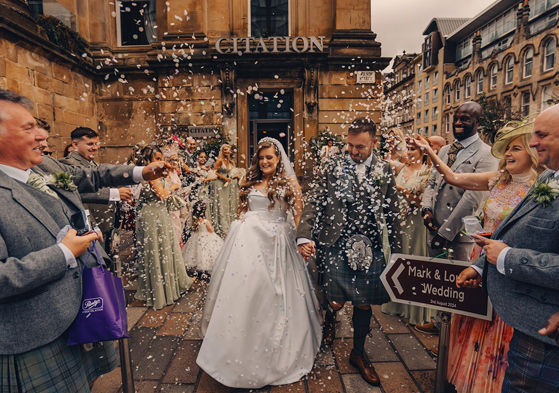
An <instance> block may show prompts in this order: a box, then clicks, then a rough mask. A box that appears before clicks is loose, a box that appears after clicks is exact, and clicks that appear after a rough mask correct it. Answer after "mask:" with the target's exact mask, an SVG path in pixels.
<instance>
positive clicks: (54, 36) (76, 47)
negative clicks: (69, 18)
mask: <svg viewBox="0 0 559 393" xmlns="http://www.w3.org/2000/svg"><path fill="white" fill-rule="evenodd" d="M35 20H36V21H37V24H38V25H39V26H41V27H42V28H43V29H44V30H45V32H46V33H47V37H48V39H49V41H50V42H52V43H53V44H55V45H57V46H59V47H61V48H63V49H66V50H67V51H69V52H72V53H73V54H74V55H76V57H77V58H78V59H80V60H82V61H85V58H88V57H89V58H91V54H90V53H89V49H88V46H87V44H86V42H85V40H84V39H83V38H82V36H81V35H80V34H79V33H77V32H75V31H74V30H72V29H70V28H69V27H68V26H66V25H65V24H64V23H62V21H61V20H60V19H58V18H56V17H54V16H51V15H37V16H36V17H35Z"/></svg>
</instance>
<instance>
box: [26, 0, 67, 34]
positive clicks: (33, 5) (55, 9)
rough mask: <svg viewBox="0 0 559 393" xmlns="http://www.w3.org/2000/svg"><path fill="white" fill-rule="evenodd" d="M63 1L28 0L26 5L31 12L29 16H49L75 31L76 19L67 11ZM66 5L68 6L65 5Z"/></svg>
mask: <svg viewBox="0 0 559 393" xmlns="http://www.w3.org/2000/svg"><path fill="white" fill-rule="evenodd" d="M66 3H67V2H65V1H60V0H49V1H45V0H28V1H27V5H29V9H30V10H31V15H32V16H33V17H36V16H37V15H49V16H54V17H55V18H56V19H58V20H60V21H61V22H62V23H64V24H65V25H66V26H68V27H69V28H70V29H72V30H74V31H77V23H76V21H77V18H76V15H75V14H74V13H72V12H71V11H70V10H68V9H67V8H66V7H65V6H64V5H63V4H66ZM66 5H68V4H66Z"/></svg>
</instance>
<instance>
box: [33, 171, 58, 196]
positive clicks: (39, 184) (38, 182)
mask: <svg viewBox="0 0 559 393" xmlns="http://www.w3.org/2000/svg"><path fill="white" fill-rule="evenodd" d="M27 184H29V185H30V186H31V187H35V188H36V189H38V190H40V191H43V192H46V193H47V194H49V195H50V196H52V197H55V198H56V199H59V198H58V194H57V193H56V192H54V191H53V190H51V188H50V187H49V186H48V185H47V181H46V180H45V178H44V177H43V176H42V175H40V174H38V173H36V172H33V171H31V173H30V174H29V179H27Z"/></svg>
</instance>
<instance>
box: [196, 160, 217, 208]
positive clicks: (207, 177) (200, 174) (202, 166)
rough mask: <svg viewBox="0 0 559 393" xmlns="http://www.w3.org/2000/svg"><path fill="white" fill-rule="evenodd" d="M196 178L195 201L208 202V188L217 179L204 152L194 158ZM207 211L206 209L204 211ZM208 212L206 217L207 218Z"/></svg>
mask: <svg viewBox="0 0 559 393" xmlns="http://www.w3.org/2000/svg"><path fill="white" fill-rule="evenodd" d="M196 161H197V164H196V169H195V171H194V172H195V173H196V177H197V183H198V185H197V187H196V200H201V201H205V202H206V203H208V202H209V199H210V187H211V184H212V182H213V181H214V180H216V179H217V175H216V173H215V171H214V170H213V169H212V168H211V166H209V165H208V154H207V153H206V152H205V151H201V152H199V153H198V157H197V158H196ZM206 210H208V209H206ZM209 213H210V212H209V210H208V211H207V213H206V216H207V217H209Z"/></svg>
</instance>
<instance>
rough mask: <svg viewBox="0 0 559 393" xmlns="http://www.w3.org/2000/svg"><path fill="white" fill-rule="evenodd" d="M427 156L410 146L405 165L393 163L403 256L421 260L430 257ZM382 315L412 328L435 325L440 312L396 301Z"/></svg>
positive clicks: (403, 159) (384, 307) (429, 174)
mask: <svg viewBox="0 0 559 393" xmlns="http://www.w3.org/2000/svg"><path fill="white" fill-rule="evenodd" d="M424 154H425V153H424V152H422V151H421V150H420V149H419V148H417V147H416V146H414V145H412V144H410V145H408V150H407V151H406V153H405V154H404V156H403V157H402V161H403V162H392V163H391V164H392V166H393V167H395V168H396V173H397V176H396V186H397V187H398V191H400V192H401V193H402V195H403V196H404V198H402V206H401V213H402V220H403V223H402V253H403V254H409V255H416V256H421V257H426V256H428V253H427V228H426V227H425V225H423V218H422V217H421V198H422V196H423V192H424V191H425V187H426V186H427V182H428V181H429V177H430V176H431V168H430V167H429V166H427V165H425V164H423V156H424ZM382 312H383V313H386V314H390V315H399V316H402V317H404V318H407V319H409V323H410V324H411V325H416V324H422V323H425V322H431V318H433V317H435V315H436V313H437V312H436V310H434V309H432V308H427V307H420V306H412V305H409V304H403V303H393V302H389V303H386V304H383V306H382Z"/></svg>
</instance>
